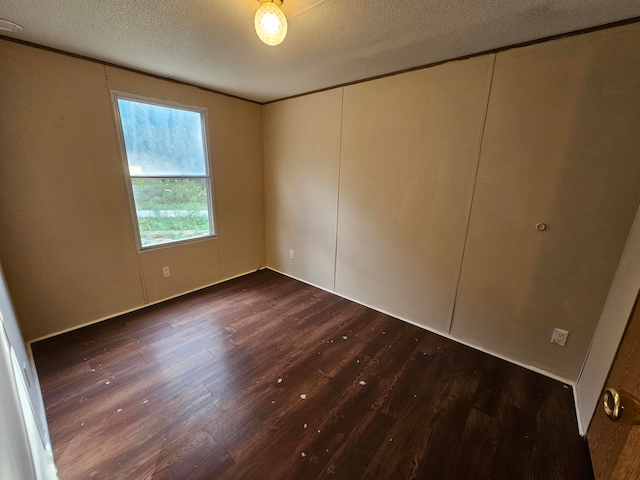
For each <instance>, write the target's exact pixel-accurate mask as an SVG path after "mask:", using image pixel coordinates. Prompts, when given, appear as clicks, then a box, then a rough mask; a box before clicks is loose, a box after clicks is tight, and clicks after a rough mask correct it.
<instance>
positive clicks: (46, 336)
mask: <svg viewBox="0 0 640 480" xmlns="http://www.w3.org/2000/svg"><path fill="white" fill-rule="evenodd" d="M265 268H266V267H261V268H259V269H258V270H264V269H265ZM258 270H249V271H247V272H244V273H239V274H238V275H234V276H233V277H228V278H225V279H222V280H218V281H217V282H213V283H209V284H207V285H203V286H201V287H198V288H194V289H192V290H187V291H186V292H182V293H178V294H176V295H172V296H170V297H167V298H163V299H162V300H156V301H155V302H150V303H145V304H143V305H139V306H137V307H133V308H130V309H128V310H123V311H121V312H118V313H114V314H112V315H107V316H106V317H101V318H98V319H97V320H91V321H90V322H86V323H82V324H80V325H75V326H73V327H69V328H65V329H64V330H60V331H58V332H54V333H49V334H47V335H44V336H42V337H38V338H34V339H33V340H29V341H28V342H27V344H28V345H29V346H31V344H32V343H36V342H39V341H40V340H46V339H47V338H51V337H55V336H56V335H62V334H63V333H68V332H73V331H74V330H78V329H79V328H83V327H88V326H89V325H94V324H96V323H100V322H104V321H105V320H109V319H111V318H115V317H119V316H120V315H126V314H127V313H131V312H135V311H137V310H142V309H143V308H147V307H150V306H152V305H157V304H158V303H162V302H166V301H167V300H172V299H174V298H178V297H182V296H183V295H188V294H190V293H193V292H197V291H198V290H203V289H205V288H209V287H213V286H214V285H218V284H220V283H223V282H228V281H229V280H233V279H234V278H239V277H244V276H245V275H248V274H250V273H253V272H257V271H258Z"/></svg>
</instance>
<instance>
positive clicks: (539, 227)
mask: <svg viewBox="0 0 640 480" xmlns="http://www.w3.org/2000/svg"><path fill="white" fill-rule="evenodd" d="M546 229H547V224H546V223H536V230H538V231H539V232H542V231H544V230H546Z"/></svg>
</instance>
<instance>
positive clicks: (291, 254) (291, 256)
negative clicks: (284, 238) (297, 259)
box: [289, 250, 293, 260]
mask: <svg viewBox="0 0 640 480" xmlns="http://www.w3.org/2000/svg"><path fill="white" fill-rule="evenodd" d="M289 260H293V250H289Z"/></svg>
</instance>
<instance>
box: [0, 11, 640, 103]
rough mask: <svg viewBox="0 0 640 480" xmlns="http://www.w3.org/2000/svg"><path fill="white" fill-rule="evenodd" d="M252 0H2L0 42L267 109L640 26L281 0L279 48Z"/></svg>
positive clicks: (624, 14) (559, 14) (603, 18)
mask: <svg viewBox="0 0 640 480" xmlns="http://www.w3.org/2000/svg"><path fill="white" fill-rule="evenodd" d="M257 8H258V2H257V1H256V0H192V1H185V0H107V1H105V0H47V1H45V0H40V1H35V0H0V18H4V19H7V20H11V21H13V22H16V23H18V24H20V25H21V26H22V27H23V28H24V30H23V31H22V32H15V33H8V32H2V34H3V35H5V36H10V37H15V38H18V39H21V40H25V41H29V42H33V43H37V44H40V45H45V46H48V47H52V48H56V49H59V50H64V51H67V52H71V53H75V54H79V55H84V56H87V57H91V58H95V59H98V60H104V61H107V62H110V63H114V64H118V65H122V66H125V67H130V68H134V69H136V70H140V71H143V72H148V73H153V74H156V75H161V76H163V77H168V78H173V79H177V80H181V81H184V82H188V83H192V84H194V85H199V86H203V87H207V88H210V89H213V90H217V91H220V92H224V93H229V94H232V95H236V96H239V97H243V98H247V99H250V100H255V101H258V102H266V101H270V100H275V99H280V98H284V97H289V96H292V95H297V94H300V93H305V92H309V91H313V90H318V89H322V88H327V87H332V86H335V85H340V84H344V83H348V82H353V81H357V80H362V79H365V78H370V77H374V76H377V75H383V74H386V73H391V72H395V71H398V70H403V69H407V68H411V67H416V66H421V65H426V64H430V63H434V62H439V61H442V60H446V59H451V58H456V57H460V56H465V55H470V54H473V53H478V52H482V51H486V50H492V49H496V48H500V47H504V46H508V45H514V44H517V43H521V42H527V41H531V40H536V39H539V38H544V37H548V36H552V35H557V34H561V33H566V32H571V31H575V30H580V29H584V28H588V27H593V26H597V25H603V24H606V23H611V22H615V21H619V20H625V19H629V18H634V17H640V1H638V0H395V1H385V0H285V2H284V4H283V6H282V9H283V11H284V13H285V14H286V16H287V18H288V21H289V32H288V35H287V38H286V39H285V41H284V42H283V43H282V44H281V45H279V46H277V47H268V46H266V45H264V44H262V43H261V42H260V40H259V39H258V37H257V36H256V34H255V31H254V29H253V16H254V14H255V11H256V10H257Z"/></svg>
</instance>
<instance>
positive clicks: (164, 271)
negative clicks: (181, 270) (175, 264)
mask: <svg viewBox="0 0 640 480" xmlns="http://www.w3.org/2000/svg"><path fill="white" fill-rule="evenodd" d="M162 276H163V277H164V278H167V277H170V276H171V270H169V266H168V265H167V266H166V267H162Z"/></svg>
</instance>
